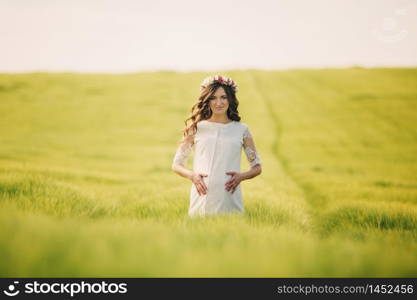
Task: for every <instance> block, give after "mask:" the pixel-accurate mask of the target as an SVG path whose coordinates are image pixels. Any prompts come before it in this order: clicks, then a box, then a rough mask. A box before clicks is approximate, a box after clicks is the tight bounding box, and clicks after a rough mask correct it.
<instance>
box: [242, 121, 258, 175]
mask: <svg viewBox="0 0 417 300" xmlns="http://www.w3.org/2000/svg"><path fill="white" fill-rule="evenodd" d="M243 149H244V151H245V154H246V157H247V159H248V162H249V164H250V166H251V167H254V166H255V165H257V164H262V161H261V158H260V157H259V154H258V152H257V151H256V147H255V142H254V140H253V137H252V134H251V132H250V130H249V128H248V127H246V129H245V131H244V132H243Z"/></svg>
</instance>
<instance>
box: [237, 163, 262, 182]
mask: <svg viewBox="0 0 417 300" xmlns="http://www.w3.org/2000/svg"><path fill="white" fill-rule="evenodd" d="M261 173H262V167H261V165H259V164H258V165H255V166H254V167H252V168H251V169H250V170H249V171H246V172H242V173H241V174H242V175H243V180H246V179H250V178H253V177H256V176H258V175H259V174H261Z"/></svg>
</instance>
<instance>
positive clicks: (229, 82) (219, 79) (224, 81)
mask: <svg viewBox="0 0 417 300" xmlns="http://www.w3.org/2000/svg"><path fill="white" fill-rule="evenodd" d="M215 82H219V83H221V84H224V85H228V86H230V87H232V89H233V91H234V92H235V93H237V90H238V89H237V84H236V82H234V81H233V79H232V78H229V77H226V76H222V75H214V76H209V77H206V78H205V79H204V80H203V82H202V83H201V85H200V89H201V90H204V89H205V88H206V87H208V86H209V85H210V84H213V83H215Z"/></svg>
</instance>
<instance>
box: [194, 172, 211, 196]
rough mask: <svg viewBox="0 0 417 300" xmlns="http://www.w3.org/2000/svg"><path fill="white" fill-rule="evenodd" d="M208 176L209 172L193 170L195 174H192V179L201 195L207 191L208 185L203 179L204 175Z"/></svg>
mask: <svg viewBox="0 0 417 300" xmlns="http://www.w3.org/2000/svg"><path fill="white" fill-rule="evenodd" d="M207 176H208V175H207V174H204V173H199V172H193V175H192V176H191V181H192V182H193V183H194V185H195V187H196V188H197V192H198V194H199V195H200V196H201V195H204V194H206V193H207V187H206V184H205V183H204V180H203V177H207Z"/></svg>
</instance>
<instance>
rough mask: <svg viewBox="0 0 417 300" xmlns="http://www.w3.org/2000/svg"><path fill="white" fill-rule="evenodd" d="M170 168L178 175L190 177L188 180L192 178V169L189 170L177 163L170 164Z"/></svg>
mask: <svg viewBox="0 0 417 300" xmlns="http://www.w3.org/2000/svg"><path fill="white" fill-rule="evenodd" d="M172 170H173V171H174V172H175V173H177V174H178V175H180V176H182V177H185V178H187V179H190V180H191V179H192V176H193V171H192V170H189V169H187V168H185V167H183V166H181V165H179V164H174V165H172Z"/></svg>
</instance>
